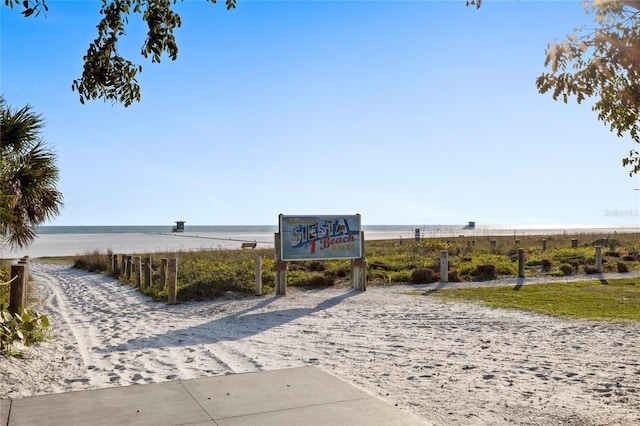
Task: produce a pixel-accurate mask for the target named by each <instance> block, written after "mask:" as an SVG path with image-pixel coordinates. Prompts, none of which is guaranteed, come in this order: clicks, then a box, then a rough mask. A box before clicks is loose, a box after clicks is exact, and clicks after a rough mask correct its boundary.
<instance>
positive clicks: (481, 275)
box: [475, 263, 497, 281]
mask: <svg viewBox="0 0 640 426" xmlns="http://www.w3.org/2000/svg"><path fill="white" fill-rule="evenodd" d="M475 275H476V279H477V280H478V281H488V280H495V279H496V277H497V275H496V265H494V264H493V263H485V264H484V265H478V266H477V267H476V274H475Z"/></svg>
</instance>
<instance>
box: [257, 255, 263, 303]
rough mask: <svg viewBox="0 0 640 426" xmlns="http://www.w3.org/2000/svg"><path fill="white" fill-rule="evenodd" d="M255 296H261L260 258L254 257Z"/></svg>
mask: <svg viewBox="0 0 640 426" xmlns="http://www.w3.org/2000/svg"><path fill="white" fill-rule="evenodd" d="M256 296H262V256H256Z"/></svg>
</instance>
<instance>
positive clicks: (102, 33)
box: [4, 0, 236, 107]
mask: <svg viewBox="0 0 640 426" xmlns="http://www.w3.org/2000/svg"><path fill="white" fill-rule="evenodd" d="M206 1H208V2H210V3H216V0H206ZM4 2H5V5H7V6H9V7H11V8H13V7H14V6H17V7H22V9H23V10H22V12H21V13H22V14H23V15H24V16H27V17H28V16H38V15H39V14H41V13H43V12H44V13H46V12H47V11H48V6H47V4H46V0H24V1H21V0H4ZM177 2H178V0H102V7H101V8H100V14H101V15H102V19H101V20H100V22H99V23H98V25H97V26H96V28H97V30H98V36H97V37H96V39H95V40H94V41H93V42H92V43H91V44H90V45H89V48H88V49H87V53H86V55H85V56H84V67H83V70H82V76H81V77H80V78H78V79H77V80H74V81H73V84H72V85H71V89H72V90H74V91H77V92H78V96H79V98H80V102H81V103H84V102H85V101H86V100H95V99H103V100H104V101H107V100H109V101H112V102H114V103H121V104H123V105H124V106H126V107H127V106H130V105H131V104H132V103H134V102H139V101H140V85H139V84H138V80H137V79H136V77H137V75H138V73H141V72H142V66H141V65H137V64H135V63H133V62H132V61H130V60H129V59H126V58H124V57H123V56H121V55H120V52H119V51H118V42H119V41H120V39H121V38H122V37H124V36H126V26H127V24H128V23H129V18H130V17H131V16H132V15H140V17H141V19H142V20H143V21H144V22H145V23H146V25H147V27H148V32H147V38H146V39H145V40H144V42H143V44H142V48H141V51H140V53H141V54H142V56H144V57H145V58H148V57H151V62H154V63H155V62H160V61H161V58H162V55H163V54H165V53H166V54H167V55H168V56H169V58H170V59H171V60H175V59H176V58H177V57H178V44H177V43H176V38H175V36H174V30H175V29H176V28H179V27H180V26H181V25H182V21H181V20H180V16H179V15H178V14H177V13H176V12H175V11H174V10H173V8H174V6H175V4H176V3H177ZM225 3H226V6H227V10H229V9H234V8H235V7H236V0H225Z"/></svg>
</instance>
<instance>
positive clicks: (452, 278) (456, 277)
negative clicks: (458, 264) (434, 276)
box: [447, 269, 462, 283]
mask: <svg viewBox="0 0 640 426" xmlns="http://www.w3.org/2000/svg"><path fill="white" fill-rule="evenodd" d="M447 275H448V278H449V282H452V283H459V282H462V278H460V274H459V273H458V271H457V270H456V269H454V270H452V271H449V273H448V274H447Z"/></svg>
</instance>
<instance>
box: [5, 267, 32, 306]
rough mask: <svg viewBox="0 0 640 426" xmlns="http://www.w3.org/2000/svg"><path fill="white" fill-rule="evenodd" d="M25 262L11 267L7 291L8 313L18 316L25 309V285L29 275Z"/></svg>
mask: <svg viewBox="0 0 640 426" xmlns="http://www.w3.org/2000/svg"><path fill="white" fill-rule="evenodd" d="M27 271H28V269H27V264H26V262H19V263H17V264H13V265H11V279H12V280H13V281H11V288H10V289H9V313H11V314H13V315H15V314H20V315H22V312H23V311H24V309H25V308H26V306H25V301H26V300H27V284H26V281H27V280H28V277H29V273H28V272H27Z"/></svg>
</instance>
